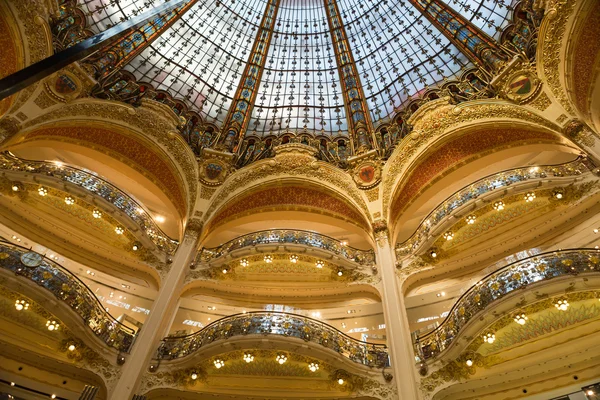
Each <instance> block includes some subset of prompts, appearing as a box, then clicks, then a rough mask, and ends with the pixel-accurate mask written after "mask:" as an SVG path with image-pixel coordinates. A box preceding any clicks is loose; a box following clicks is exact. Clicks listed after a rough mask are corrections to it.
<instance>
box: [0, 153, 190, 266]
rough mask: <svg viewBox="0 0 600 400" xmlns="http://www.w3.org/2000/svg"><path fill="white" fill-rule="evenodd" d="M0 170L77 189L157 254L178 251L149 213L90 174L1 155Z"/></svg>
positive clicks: (112, 186) (80, 170) (175, 243)
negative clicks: (116, 215) (136, 231)
mask: <svg viewBox="0 0 600 400" xmlns="http://www.w3.org/2000/svg"><path fill="white" fill-rule="evenodd" d="M0 169H2V170H5V171H15V172H17V171H18V172H24V173H28V174H39V175H43V176H46V177H53V178H56V179H60V180H62V181H65V182H69V183H70V184H73V185H76V186H79V187H80V188H82V189H84V190H86V191H88V192H90V193H91V194H93V195H96V196H99V197H101V198H103V199H104V200H106V201H107V202H109V203H111V204H113V205H114V206H115V207H117V208H118V209H119V210H120V211H122V212H123V213H125V214H126V215H127V217H129V218H130V219H131V220H132V221H133V222H134V223H135V224H136V225H138V226H139V227H140V228H141V230H142V231H143V232H145V233H146V235H147V236H148V237H149V238H150V240H152V242H153V243H154V244H155V245H156V247H158V248H159V249H160V250H162V251H164V252H166V253H170V254H173V253H174V252H175V250H177V246H178V245H179V242H178V241H177V240H175V239H171V238H170V237H168V236H167V235H166V234H165V233H164V232H163V231H162V230H161V229H160V228H159V227H158V225H157V224H156V222H154V219H153V218H152V216H151V215H150V213H148V212H147V211H146V210H145V209H144V208H143V207H142V206H141V205H140V204H138V203H137V202H136V201H135V200H134V199H133V198H131V197H130V196H129V195H128V194H126V193H125V192H123V191H122V190H120V189H119V188H117V187H116V186H114V185H113V184H111V183H109V182H107V181H105V180H104V179H102V178H99V177H98V176H96V175H95V174H93V173H91V172H88V171H85V170H82V169H79V168H75V167H70V166H66V165H63V164H57V163H53V162H48V161H32V160H24V159H21V158H18V157H15V156H13V155H11V154H9V153H0Z"/></svg>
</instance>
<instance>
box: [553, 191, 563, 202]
mask: <svg viewBox="0 0 600 400" xmlns="http://www.w3.org/2000/svg"><path fill="white" fill-rule="evenodd" d="M553 196H554V198H555V199H557V200H560V199H562V198H563V196H564V195H563V192H561V191H560V190H555V191H554V193H553Z"/></svg>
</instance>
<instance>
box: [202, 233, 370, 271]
mask: <svg viewBox="0 0 600 400" xmlns="http://www.w3.org/2000/svg"><path fill="white" fill-rule="evenodd" d="M261 244H281V245H285V244H299V245H304V246H307V247H313V248H316V249H320V250H324V251H327V252H331V253H333V254H335V255H337V256H340V257H343V258H345V259H346V260H348V261H352V262H355V263H357V264H360V265H367V266H368V265H374V264H375V253H374V252H373V250H368V251H366V250H358V249H355V248H353V247H351V246H348V245H343V244H342V243H341V242H340V241H338V240H335V239H333V238H330V237H328V236H325V235H320V234H318V233H314V232H309V231H300V230H270V231H262V232H255V233H251V234H248V235H244V236H240V237H238V238H236V239H233V240H231V241H229V242H227V243H225V244H223V245H221V246H219V247H214V248H204V249H202V251H201V252H200V253H198V257H197V262H204V263H207V262H210V261H212V260H215V259H218V258H220V257H223V256H225V255H228V254H230V253H231V252H233V251H235V250H238V249H243V248H250V247H255V246H257V245H261Z"/></svg>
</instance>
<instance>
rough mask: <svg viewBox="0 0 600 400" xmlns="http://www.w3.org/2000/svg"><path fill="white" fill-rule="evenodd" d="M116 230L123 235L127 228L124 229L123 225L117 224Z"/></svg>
mask: <svg viewBox="0 0 600 400" xmlns="http://www.w3.org/2000/svg"><path fill="white" fill-rule="evenodd" d="M115 232H116V234H117V235H122V234H123V232H125V229H123V228H122V227H120V226H117V227H116V228H115Z"/></svg>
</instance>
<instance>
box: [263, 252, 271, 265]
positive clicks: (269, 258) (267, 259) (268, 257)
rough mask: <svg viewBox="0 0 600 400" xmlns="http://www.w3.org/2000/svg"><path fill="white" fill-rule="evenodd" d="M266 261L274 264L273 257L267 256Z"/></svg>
mask: <svg viewBox="0 0 600 400" xmlns="http://www.w3.org/2000/svg"><path fill="white" fill-rule="evenodd" d="M264 260H265V262H266V263H267V264H271V263H272V262H273V256H271V255H268V254H267V255H266V256H265V258H264Z"/></svg>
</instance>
